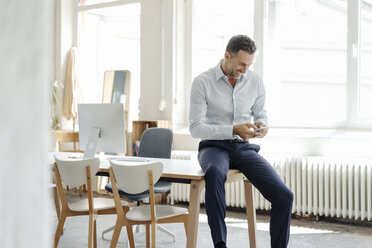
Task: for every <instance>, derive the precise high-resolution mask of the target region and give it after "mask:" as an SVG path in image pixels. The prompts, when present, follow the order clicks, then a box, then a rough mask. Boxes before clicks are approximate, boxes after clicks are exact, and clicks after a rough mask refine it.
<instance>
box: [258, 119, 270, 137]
mask: <svg viewBox="0 0 372 248" xmlns="http://www.w3.org/2000/svg"><path fill="white" fill-rule="evenodd" d="M256 126H257V128H260V127H266V125H265V123H263V122H260V121H259V122H257V123H256ZM268 130H269V129H268V128H265V129H263V130H261V131H258V132H256V133H257V135H256V136H255V137H256V138H263V137H265V136H266V134H267V131H268Z"/></svg>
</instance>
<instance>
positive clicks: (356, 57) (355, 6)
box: [174, 0, 372, 129]
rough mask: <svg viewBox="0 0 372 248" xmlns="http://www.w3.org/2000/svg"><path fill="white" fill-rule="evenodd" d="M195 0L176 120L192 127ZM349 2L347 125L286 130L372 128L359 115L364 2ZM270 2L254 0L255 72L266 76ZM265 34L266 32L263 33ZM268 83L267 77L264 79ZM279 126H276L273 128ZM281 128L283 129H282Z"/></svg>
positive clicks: (188, 10)
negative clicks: (180, 106)
mask: <svg viewBox="0 0 372 248" xmlns="http://www.w3.org/2000/svg"><path fill="white" fill-rule="evenodd" d="M194 1H198V0H185V9H184V11H185V12H184V13H185V25H184V28H185V34H186V35H185V38H184V44H185V47H184V48H185V59H184V61H183V63H184V66H185V75H184V76H185V77H184V78H185V81H184V83H185V86H184V89H185V92H184V96H183V98H184V99H185V106H184V112H185V115H184V119H183V120H179V119H178V120H174V121H175V122H177V123H181V122H183V123H184V124H185V126H187V125H188V118H187V116H188V106H189V103H190V100H189V94H190V88H191V84H192V78H191V72H192V63H191V61H192V59H193V56H194V54H193V48H192V44H193V36H192V34H193V8H194V4H193V3H194ZM345 1H346V2H347V30H348V32H347V48H346V49H347V50H346V54H347V57H346V63H347V72H346V109H345V111H346V119H345V121H343V122H336V123H331V122H330V123H327V124H326V125H322V126H321V127H319V126H317V127H314V126H311V125H309V124H304V125H298V124H295V125H294V126H291V125H284V126H280V127H284V128H294V127H296V128H298V127H302V128H336V129H371V124H372V117H363V116H360V115H359V100H360V96H359V88H360V66H361V63H360V58H361V49H360V46H361V2H362V0H357V1H355V0H345ZM267 3H268V0H264V1H262V0H254V40H255V43H256V46H257V48H258V49H257V50H258V51H259V52H258V53H257V55H256V61H255V67H254V71H256V72H257V73H258V74H260V75H262V76H263V77H264V75H265V74H264V71H265V66H264V61H265V38H266V37H265V36H266V35H267V32H266V25H265V24H266V23H267V21H268V13H267ZM262 31H263V32H262ZM264 80H265V78H264ZM271 127H276V126H271ZM278 127H279V126H278Z"/></svg>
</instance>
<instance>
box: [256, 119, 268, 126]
mask: <svg viewBox="0 0 372 248" xmlns="http://www.w3.org/2000/svg"><path fill="white" fill-rule="evenodd" d="M257 122H262V123H264V124H265V126H266V127H267V121H266V120H264V119H259V120H257V121H255V123H254V124H256V123H257Z"/></svg>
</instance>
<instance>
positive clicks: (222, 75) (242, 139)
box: [189, 35, 293, 247]
mask: <svg viewBox="0 0 372 248" xmlns="http://www.w3.org/2000/svg"><path fill="white" fill-rule="evenodd" d="M255 52H256V45H255V43H254V41H253V40H251V39H250V38H249V37H248V36H245V35H236V36H233V37H232V38H231V39H230V41H229V42H228V44H227V46H226V51H225V54H224V58H223V59H222V60H221V61H220V62H219V63H218V64H217V66H216V67H213V68H211V69H209V70H207V71H205V72H203V73H201V74H200V75H199V76H197V77H196V78H195V79H194V81H193V84H192V88H191V96H190V113H189V121H190V132H191V135H192V137H194V138H200V139H201V140H202V141H201V142H200V143H199V153H198V159H199V163H200V166H201V168H202V169H203V171H204V173H205V183H206V184H205V187H206V191H205V202H206V203H205V205H206V211H207V215H208V224H209V227H210V229H211V234H212V239H213V244H214V246H215V247H226V238H227V232H226V224H225V215H226V202H225V181H226V175H227V172H228V170H229V169H238V170H240V171H241V172H242V173H243V174H244V175H245V176H246V177H247V178H248V180H249V181H250V182H251V183H252V184H253V185H254V186H255V187H256V188H257V189H258V190H259V191H260V192H261V194H262V195H263V196H264V197H265V198H266V199H267V200H268V201H270V202H271V213H270V216H271V219H270V236H271V247H287V244H288V240H289V228H290V221H291V211H292V203H293V193H292V192H291V191H290V190H289V189H288V188H287V187H286V185H285V184H284V183H283V181H282V180H281V179H280V177H279V176H278V174H277V173H276V172H275V170H274V169H273V168H272V166H271V165H270V164H269V163H268V162H267V161H266V160H265V159H264V158H263V157H261V156H260V155H259V154H258V152H259V150H260V147H259V146H258V145H256V144H251V143H250V142H249V140H250V139H252V138H263V137H265V135H266V134H267V131H268V129H267V117H266V111H265V97H266V91H265V87H264V84H263V82H262V79H261V78H260V76H259V75H258V74H256V73H255V72H253V71H250V70H248V68H249V66H250V65H252V62H253V59H254V56H255ZM252 121H253V122H252Z"/></svg>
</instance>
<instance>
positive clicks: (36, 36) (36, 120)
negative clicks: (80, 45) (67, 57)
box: [0, 0, 54, 248]
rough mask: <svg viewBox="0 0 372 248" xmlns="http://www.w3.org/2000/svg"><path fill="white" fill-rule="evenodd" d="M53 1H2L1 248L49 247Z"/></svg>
mask: <svg viewBox="0 0 372 248" xmlns="http://www.w3.org/2000/svg"><path fill="white" fill-rule="evenodd" d="M53 8H54V5H53V2H52V1H47V0H39V1H19V0H15V1H1V8H0V23H1V28H0V40H1V42H0V54H1V56H0V68H1V69H0V70H1V73H0V84H1V87H0V88H1V90H0V116H1V121H0V130H1V139H0V153H1V163H0V168H1V173H0V199H1V204H0V246H1V247H2V248H7V247H9V248H10V247H11V248H17V247H40V248H44V247H45V248H46V247H51V243H50V242H49V238H50V237H52V233H51V230H49V226H48V223H50V219H49V218H50V214H49V212H48V210H49V208H50V207H49V201H48V199H49V198H48V192H49V189H48V188H47V178H48V167H47V165H46V152H47V145H46V144H47V131H48V127H47V126H48V119H47V114H48V111H49V108H48V95H47V91H48V87H49V82H50V81H51V80H52V78H51V75H50V71H53V62H52V61H50V60H51V57H53V56H50V52H51V50H52V49H51V47H52V43H53V37H52V31H51V30H52V29H53V28H54V27H53V23H54V9H53Z"/></svg>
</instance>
